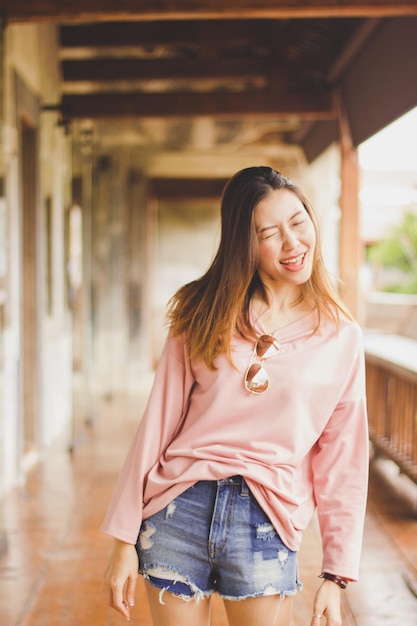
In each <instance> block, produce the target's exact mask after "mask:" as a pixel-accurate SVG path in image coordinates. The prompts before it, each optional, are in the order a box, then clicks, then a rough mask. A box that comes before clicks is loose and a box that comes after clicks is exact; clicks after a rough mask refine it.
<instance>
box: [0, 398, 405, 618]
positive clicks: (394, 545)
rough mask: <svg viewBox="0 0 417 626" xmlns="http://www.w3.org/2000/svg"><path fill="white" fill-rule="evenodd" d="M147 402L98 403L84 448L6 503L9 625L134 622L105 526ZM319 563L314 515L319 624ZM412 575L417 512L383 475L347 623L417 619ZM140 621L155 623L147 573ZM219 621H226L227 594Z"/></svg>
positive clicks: (63, 456) (310, 561) (308, 539)
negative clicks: (115, 602)
mask: <svg viewBox="0 0 417 626" xmlns="http://www.w3.org/2000/svg"><path fill="white" fill-rule="evenodd" d="M142 402H143V398H142V399H141V398H139V399H138V398H136V399H135V400H134V401H133V399H130V401H128V400H126V398H113V399H111V398H107V400H106V401H105V402H103V403H97V404H96V407H95V409H96V411H95V412H96V414H97V415H98V416H99V417H98V418H97V419H96V422H95V424H94V426H93V427H92V428H90V429H85V432H84V434H83V436H82V437H79V438H78V446H77V448H76V450H75V453H74V454H73V455H72V456H71V455H69V454H68V452H67V451H66V449H65V445H61V446H57V447H56V449H55V450H54V451H53V452H51V453H50V454H49V455H48V458H47V459H45V461H44V462H43V463H41V464H40V465H39V466H37V467H36V468H35V469H34V470H33V471H32V472H31V473H30V475H29V477H28V480H27V483H26V485H24V486H23V487H20V488H18V489H16V490H15V491H14V492H13V493H12V494H10V495H9V496H8V497H7V499H6V501H5V502H4V503H3V509H4V510H3V513H2V516H1V517H0V520H1V519H2V520H3V522H4V525H5V528H6V531H7V538H8V550H7V553H6V554H5V555H3V557H2V558H1V559H0V625H1V626H60V625H64V624H65V625H71V626H81V625H82V626H84V625H85V626H87V625H88V626H118V625H120V624H125V623H126V622H125V620H124V619H123V618H121V617H118V615H117V614H116V613H114V612H113V611H108V610H107V608H106V606H105V602H104V596H103V594H102V572H103V569H104V566H105V563H106V560H107V554H108V551H109V547H110V540H109V538H108V537H106V536H105V535H103V534H102V533H100V532H99V530H98V528H99V526H100V523H101V520H102V518H103V514H104V511H105V509H106V506H107V503H108V500H109V496H110V493H111V490H112V487H113V485H114V481H115V478H116V475H117V472H118V470H119V468H120V464H121V460H122V458H123V456H124V454H125V451H126V447H127V445H128V441H129V440H130V438H131V436H132V434H133V431H134V429H135V421H134V418H133V415H140V413H141V403H142ZM126 416H127V417H126ZM347 505H348V503H347ZM319 566H320V542H319V538H318V533H317V529H316V526H315V524H314V523H312V524H311V526H310V527H309V529H308V531H307V532H306V533H305V537H304V542H303V546H302V550H301V553H300V568H301V574H302V579H303V582H304V587H305V589H304V591H303V592H302V593H301V594H299V595H298V596H297V598H296V605H295V616H294V626H308V625H309V623H310V616H311V607H312V598H313V595H314V591H315V589H316V587H317V584H318V580H317V573H318V569H319ZM407 577H408V579H409V581H411V582H413V581H416V580H417V515H416V513H414V515H413V514H412V512H411V510H410V508H408V507H407V506H405V505H404V503H403V501H402V500H398V499H396V498H395V497H394V496H393V495H392V492H391V491H390V490H389V489H388V488H387V486H386V484H385V482H383V481H382V480H381V478H380V477H379V474H377V473H375V474H373V475H372V479H371V489H370V499H369V507H368V515H367V520H366V532H365V545H364V551H363V560H362V575H361V582H360V583H357V584H352V585H350V586H349V588H348V590H347V592H344V595H343V598H344V604H343V613H344V615H343V619H344V626H354V625H356V626H417V598H416V597H415V596H414V595H413V594H412V593H411V591H410V590H409V589H408V587H407V584H406V580H405V579H406V578H407ZM130 623H131V624H133V625H135V626H150V625H151V622H150V617H149V611H148V608H147V606H146V601H145V599H144V594H143V588H142V583H141V581H140V582H139V587H138V594H137V602H136V607H135V608H134V610H133V615H132V620H131V622H130ZM213 624H215V625H216V626H226V620H225V617H224V613H223V609H222V606H221V603H220V602H219V601H216V602H215V605H214V612H213ZM323 626H325V625H323Z"/></svg>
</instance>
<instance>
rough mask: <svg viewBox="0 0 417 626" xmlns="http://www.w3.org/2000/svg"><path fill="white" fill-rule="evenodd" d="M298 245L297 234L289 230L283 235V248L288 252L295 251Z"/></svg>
mask: <svg viewBox="0 0 417 626" xmlns="http://www.w3.org/2000/svg"><path fill="white" fill-rule="evenodd" d="M297 245H298V237H297V234H296V233H295V232H294V231H293V230H291V229H288V230H286V231H285V232H284V233H283V234H282V247H283V248H285V249H286V250H293V249H294V248H296V247H297Z"/></svg>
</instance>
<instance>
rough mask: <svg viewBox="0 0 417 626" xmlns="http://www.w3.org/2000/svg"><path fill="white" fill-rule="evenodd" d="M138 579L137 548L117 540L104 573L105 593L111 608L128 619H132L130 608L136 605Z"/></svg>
mask: <svg viewBox="0 0 417 626" xmlns="http://www.w3.org/2000/svg"><path fill="white" fill-rule="evenodd" d="M137 578H138V555H137V552H136V548H135V546H134V545H132V544H131V543H125V542H124V541H120V540H119V539H115V540H114V545H113V549H112V551H111V554H110V558H109V562H108V564H107V567H106V570H105V572H104V593H105V595H106V598H107V602H108V604H109V606H111V607H112V608H113V609H115V610H116V611H119V613H121V614H122V615H123V616H124V617H125V618H126V619H130V607H131V606H133V605H134V604H135V589H136V581H137Z"/></svg>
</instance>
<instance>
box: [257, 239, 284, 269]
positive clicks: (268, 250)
mask: <svg viewBox="0 0 417 626" xmlns="http://www.w3.org/2000/svg"><path fill="white" fill-rule="evenodd" d="M278 254H279V250H277V247H276V246H268V245H265V246H262V248H261V249H260V250H259V257H258V266H259V267H260V268H261V269H262V267H268V266H270V265H271V263H276V259H277V256H278Z"/></svg>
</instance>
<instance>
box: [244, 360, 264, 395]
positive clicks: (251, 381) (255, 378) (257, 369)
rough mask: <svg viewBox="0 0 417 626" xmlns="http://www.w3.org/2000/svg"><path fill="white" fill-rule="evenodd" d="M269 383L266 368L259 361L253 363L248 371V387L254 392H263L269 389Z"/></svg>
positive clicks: (246, 378) (246, 383) (246, 380)
mask: <svg viewBox="0 0 417 626" xmlns="http://www.w3.org/2000/svg"><path fill="white" fill-rule="evenodd" d="M268 385H269V380H268V374H267V373H266V370H265V369H264V368H263V367H262V365H259V363H253V364H252V365H251V366H250V367H249V369H248V371H247V372H246V377H245V386H246V389H247V390H248V391H251V392H252V393H263V392H264V391H266V390H267V389H268Z"/></svg>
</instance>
